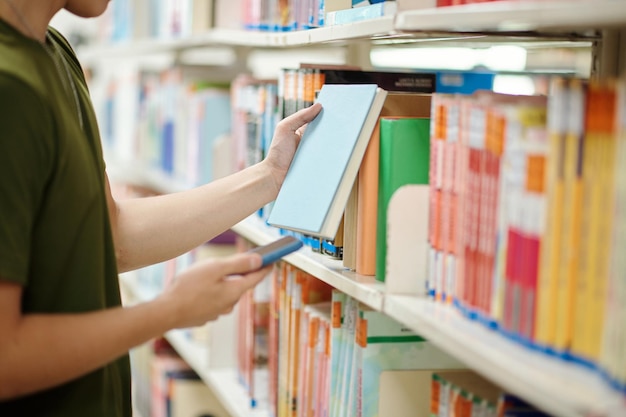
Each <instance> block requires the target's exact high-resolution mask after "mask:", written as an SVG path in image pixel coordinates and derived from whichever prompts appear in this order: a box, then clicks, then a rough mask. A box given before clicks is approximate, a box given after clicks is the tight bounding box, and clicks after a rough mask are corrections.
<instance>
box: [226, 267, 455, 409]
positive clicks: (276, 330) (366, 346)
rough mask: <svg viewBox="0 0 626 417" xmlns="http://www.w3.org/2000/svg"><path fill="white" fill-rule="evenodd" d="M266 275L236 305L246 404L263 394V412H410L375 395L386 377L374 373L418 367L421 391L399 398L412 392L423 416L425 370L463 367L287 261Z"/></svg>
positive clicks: (410, 397) (428, 373)
mask: <svg viewBox="0 0 626 417" xmlns="http://www.w3.org/2000/svg"><path fill="white" fill-rule="evenodd" d="M267 281H268V284H269V289H270V291H269V294H267V293H266V294H265V295H266V296H265V297H259V294H258V293H257V290H256V289H255V290H253V291H251V295H250V296H249V297H244V298H243V299H242V301H241V302H240V304H239V321H238V323H239V330H238V332H239V335H240V338H239V339H238V343H239V372H240V375H242V381H243V382H244V384H245V385H246V387H247V388H248V390H249V393H250V399H251V404H252V405H253V406H256V405H258V404H259V400H260V399H266V400H267V405H268V407H269V410H270V415H273V416H324V415H326V416H347V415H352V416H357V415H358V416H378V415H381V416H382V415H416V414H413V413H412V411H411V409H405V410H404V411H403V410H402V408H403V407H398V405H397V404H393V402H391V403H388V399H387V398H386V397H385V396H381V395H380V391H381V389H383V388H381V380H384V381H385V384H387V383H391V382H387V377H385V378H381V374H382V373H384V372H386V371H390V372H391V371H401V370H402V371H410V370H412V371H418V370H419V371H420V373H419V379H420V380H421V386H422V387H426V389H425V390H424V391H419V390H417V389H416V390H415V392H411V393H410V394H409V395H408V396H407V397H406V398H405V400H407V401H408V400H411V401H414V400H415V397H416V396H417V397H418V398H419V399H420V401H417V402H416V403H417V404H418V405H419V407H420V410H421V414H418V415H424V416H426V415H427V413H428V409H429V404H430V396H429V390H428V387H429V383H430V378H431V374H432V370H433V369H448V368H450V369H458V368H463V365H461V364H460V363H459V362H458V361H457V360H455V359H453V358H451V357H450V356H448V355H447V354H445V353H443V352H441V351H439V350H438V349H437V348H435V347H434V346H433V345H432V344H431V343H430V342H428V341H426V340H424V339H423V338H421V337H420V336H419V335H416V334H414V333H413V332H412V331H410V330H409V329H406V328H405V327H404V326H403V325H401V324H400V323H398V322H395V321H394V320H392V319H390V318H389V317H388V316H385V315H384V314H383V313H381V312H378V311H373V310H371V309H370V308H368V307H367V306H365V305H363V304H361V303H359V302H358V301H356V300H355V299H353V298H351V297H349V296H347V295H346V294H343V293H341V292H340V291H337V290H335V289H333V288H332V287H330V286H329V285H328V284H325V283H324V282H323V281H320V280H318V279H317V278H315V277H313V276H312V275H310V274H308V273H305V272H303V271H301V270H298V269H296V268H295V267H293V266H291V265H289V264H287V263H282V262H281V263H278V264H276V266H275V267H274V269H273V272H272V274H271V275H270V276H268V278H267ZM253 293H256V294H253ZM246 334H247V335H248V337H243V338H242V337H241V336H245V335H246ZM262 357H263V358H264V359H260V358H262ZM254 375H257V379H255V377H254ZM259 375H260V376H261V377H260V378H261V380H262V379H263V378H267V380H266V381H265V383H264V384H260V383H259V379H258V376H259ZM390 375H391V374H390ZM383 391H384V389H383ZM381 403H382V404H383V405H384V406H386V407H392V408H394V407H395V408H397V410H396V411H398V412H400V414H396V413H393V414H388V412H391V408H390V409H387V410H385V409H384V408H383V409H381V408H380V404H381ZM403 413H404V414H403ZM406 413H409V414H406Z"/></svg>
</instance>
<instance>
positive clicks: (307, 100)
mask: <svg viewBox="0 0 626 417" xmlns="http://www.w3.org/2000/svg"><path fill="white" fill-rule="evenodd" d="M367 83H370V84H377V85H379V86H380V87H382V88H383V89H386V90H387V91H389V92H390V94H389V97H388V98H387V101H386V104H385V105H384V106H383V110H382V113H381V115H383V116H411V115H412V116H417V117H428V115H429V112H430V96H429V95H428V94H422V93H432V92H434V91H435V90H436V89H439V90H441V91H453V92H473V91H475V90H477V89H491V88H492V86H493V74H492V73H463V72H456V73H452V72H445V73H444V72H439V73H414V72H393V71H362V70H359V69H358V68H355V67H345V66H328V65H315V64H302V65H301V66H300V68H297V69H292V68H286V69H283V70H282V71H281V73H280V76H279V78H278V80H277V81H274V80H256V79H254V78H251V77H249V76H242V77H239V78H238V79H237V80H236V81H235V82H234V83H233V87H232V88H233V94H232V95H233V97H234V102H233V118H232V120H233V126H232V131H231V132H232V134H231V137H232V140H233V149H234V153H235V158H234V159H235V161H236V162H235V165H236V169H241V168H243V167H245V166H249V165H250V164H253V163H255V162H258V161H259V160H261V159H262V158H263V157H264V156H265V152H266V149H267V148H268V146H269V144H270V141H271V137H272V134H273V129H274V127H275V125H276V122H277V121H278V120H280V119H282V118H284V117H287V116H289V115H290V114H293V113H294V112H296V111H298V110H300V109H302V108H304V107H306V106H309V105H311V104H312V103H313V101H314V100H315V97H316V95H317V93H318V92H319V90H320V88H321V87H322V86H323V85H325V84H367ZM399 124H402V123H401V122H400V123H394V124H393V126H396V125H399ZM392 130H396V129H395V128H392ZM378 131H379V127H378V126H377V127H376V129H375V134H378ZM427 136H428V132H426V137H427ZM376 143H377V142H376ZM377 152H378V151H377V150H371V151H368V152H367V154H366V157H365V158H366V159H369V160H371V162H369V165H371V167H370V168H368V171H369V173H367V174H365V173H364V174H363V175H367V176H369V177H372V176H373V177H375V178H371V179H369V181H370V182H371V181H374V182H377V175H378V173H377V172H378V171H377V170H378V161H377V158H378V153H377ZM368 155H369V156H368ZM320 162H321V161H320ZM367 164H368V163H366V162H364V165H367ZM320 168H321V165H320ZM365 181H367V180H365ZM374 186H376V184H375V185H374ZM370 189H372V188H371V187H370V186H368V187H365V188H363V190H364V191H363V192H364V193H366V195H367V194H368V191H369V190H370ZM370 195H371V194H370ZM356 198H357V197H356V186H355V195H354V199H353V200H354V202H355V203H356ZM367 198H368V200H369V199H371V198H373V199H374V204H376V199H377V192H376V191H374V193H373V197H367ZM359 199H360V197H359ZM368 204H370V203H368ZM355 208H356V206H355ZM271 209H272V204H270V205H268V206H267V207H265V208H264V209H263V210H261V211H260V212H259V215H260V216H261V217H262V219H263V220H265V221H267V219H268V217H269V213H271ZM374 213H376V211H375V210H374ZM354 219H356V217H355V216H353V215H352V214H349V215H347V216H346V218H345V221H346V224H345V227H347V228H349V229H350V230H351V231H350V232H349V233H345V232H344V228H340V229H339V230H338V233H337V235H336V236H334V237H333V238H328V239H320V238H319V237H314V236H311V235H306V234H302V233H300V234H298V237H300V238H301V239H302V240H303V241H304V242H305V243H306V244H307V245H308V246H310V247H311V248H313V250H314V251H316V252H320V253H325V254H327V255H329V256H332V257H334V258H339V259H342V258H343V257H344V255H345V254H346V246H348V249H349V250H351V251H354V244H356V243H355V242H348V241H347V239H345V237H346V235H348V234H349V235H350V236H353V235H354V233H353V232H354V229H352V223H349V222H350V221H351V220H354ZM376 222H377V219H376V215H375V214H374V216H373V218H372V219H371V220H370V224H371V225H372V227H373V228H374V229H375V228H376ZM283 233H290V232H288V231H285V230H283ZM358 242H360V243H363V244H364V245H366V246H367V245H370V244H374V245H375V244H376V243H375V239H370V238H369V237H368V238H367V239H358ZM351 245H352V246H351ZM351 253H352V252H351ZM364 259H367V261H368V262H369V263H371V262H372V261H373V258H372V257H371V256H370V255H369V254H368V255H365V257H364ZM347 262H351V261H350V260H347ZM347 266H348V267H351V266H350V265H347ZM358 272H359V273H362V274H366V275H374V268H373V267H368V268H365V269H363V268H360V269H359V270H358Z"/></svg>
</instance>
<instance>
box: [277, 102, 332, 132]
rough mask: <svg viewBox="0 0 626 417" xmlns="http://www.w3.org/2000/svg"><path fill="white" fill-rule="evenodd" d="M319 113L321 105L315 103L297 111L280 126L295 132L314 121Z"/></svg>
mask: <svg viewBox="0 0 626 417" xmlns="http://www.w3.org/2000/svg"><path fill="white" fill-rule="evenodd" d="M321 111H322V105H321V104H320V103H315V104H313V105H311V106H309V107H307V108H305V109H302V110H299V111H297V112H295V113H294V114H292V115H290V116H287V117H285V118H284V119H283V121H282V124H283V126H284V127H285V128H286V129H287V130H288V131H290V132H295V131H296V130H298V129H299V128H300V127H302V126H304V125H305V124H307V123H309V122H310V121H312V120H313V119H315V118H316V117H317V115H318V114H319V113H320V112H321Z"/></svg>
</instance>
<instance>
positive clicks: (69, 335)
mask: <svg viewBox="0 0 626 417" xmlns="http://www.w3.org/2000/svg"><path fill="white" fill-rule="evenodd" d="M173 320H174V315H173V312H171V311H169V307H168V304H166V303H163V302H160V301H153V302H149V303H145V304H140V305H137V306H133V307H128V308H122V307H119V308H114V309H109V310H104V311H98V312H93V313H83V314H71V315H69V314H63V315H61V314H59V315H37V314H32V315H25V316H23V317H22V318H21V319H20V320H19V321H17V322H16V323H15V327H14V328H13V329H12V331H11V332H8V334H7V333H5V334H3V335H2V337H3V338H4V340H3V341H2V344H0V370H1V372H0V400H2V399H6V398H15V397H17V396H21V395H25V394H29V393H33V392H36V391H39V390H43V389H46V388H50V387H53V386H56V385H59V384H62V383H65V382H68V381H70V380H72V379H74V378H76V377H79V376H82V375H85V374H87V373H89V372H92V371H94V370H95V369H98V368H100V367H102V366H103V365H105V364H106V363H109V362H111V361H112V360H114V359H116V358H118V357H120V356H121V355H123V354H125V353H127V352H128V350H129V349H130V348H132V347H134V346H137V345H139V344H141V343H143V342H146V341H148V340H150V339H151V338H153V337H156V336H158V335H160V334H162V333H164V332H165V331H166V330H168V329H169V328H170V325H171V323H172V321H173ZM9 335H10V336H9Z"/></svg>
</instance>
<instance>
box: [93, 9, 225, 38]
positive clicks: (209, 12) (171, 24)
mask: <svg viewBox="0 0 626 417" xmlns="http://www.w3.org/2000/svg"><path fill="white" fill-rule="evenodd" d="M216 3H217V1H216V0H167V1H157V0H119V1H115V2H111V4H110V5H109V7H108V9H107V10H106V12H105V13H104V14H103V16H101V17H99V18H98V20H97V22H98V30H97V38H98V39H97V41H99V42H106V43H119V42H125V41H132V40H145V39H172V38H180V37H188V36H191V35H196V34H201V33H203V32H206V31H207V30H209V29H211V28H212V27H213V26H214V24H215V19H216V17H215V15H216V11H215V7H216Z"/></svg>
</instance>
